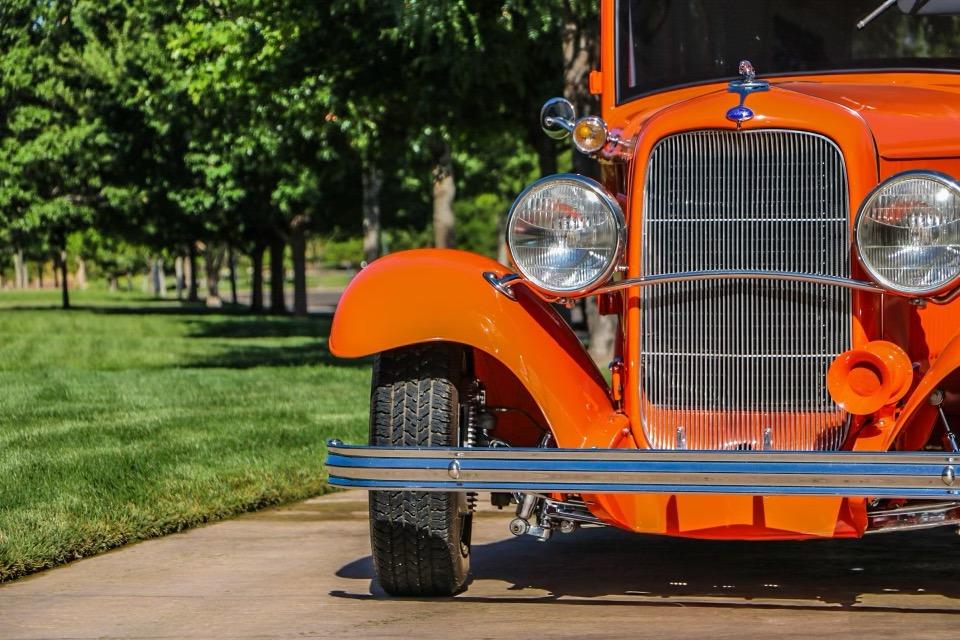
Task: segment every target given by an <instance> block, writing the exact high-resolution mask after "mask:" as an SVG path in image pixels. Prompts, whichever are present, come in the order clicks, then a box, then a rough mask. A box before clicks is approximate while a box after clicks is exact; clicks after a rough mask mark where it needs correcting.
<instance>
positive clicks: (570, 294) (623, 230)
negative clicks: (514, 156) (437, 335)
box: [504, 173, 627, 298]
mask: <svg viewBox="0 0 960 640" xmlns="http://www.w3.org/2000/svg"><path fill="white" fill-rule="evenodd" d="M559 180H567V181H572V182H575V183H577V184H579V185H580V186H582V187H584V188H586V189H588V190H589V191H591V192H592V193H593V194H594V195H596V196H597V197H598V198H600V201H601V202H602V203H603V204H604V206H605V207H606V208H607V209H608V210H610V211H611V212H612V214H613V220H614V224H615V225H616V235H617V245H616V247H615V249H614V252H613V258H612V259H611V260H610V264H608V265H607V268H606V269H604V270H603V271H602V272H601V273H600V275H598V276H597V277H596V278H594V279H593V280H591V281H590V282H589V283H588V284H586V285H584V286H582V287H579V288H576V289H556V288H549V287H544V286H543V285H542V284H540V283H539V281H538V280H537V279H536V278H534V277H532V276H531V275H530V274H528V273H527V272H526V271H525V270H524V268H523V266H522V265H521V264H520V263H519V262H517V260H516V259H515V258H514V256H513V243H512V242H511V232H512V230H513V225H512V222H513V217H514V215H515V214H516V211H517V206H518V204H519V203H520V202H522V201H523V200H524V198H526V196H527V195H529V194H530V193H531V192H532V191H534V190H536V189H537V188H539V187H542V186H543V185H544V184H546V183H549V182H555V181H559ZM505 226H506V229H505V232H504V235H505V242H506V247H507V258H508V260H509V262H510V264H512V265H513V266H514V268H516V270H517V271H518V272H519V274H520V276H521V277H522V278H523V280H524V282H526V283H527V284H529V285H530V286H531V287H533V288H534V289H536V290H537V291H539V292H541V293H544V294H547V295H548V296H551V297H556V298H576V297H580V296H584V295H587V294H589V293H590V292H591V291H593V290H594V289H596V288H598V287H600V286H601V285H603V284H604V283H605V282H607V281H608V280H610V278H612V277H613V275H614V273H615V272H616V270H617V267H618V266H619V265H620V263H621V261H622V260H623V254H624V251H625V250H626V245H627V221H626V217H625V215H624V213H623V208H622V207H621V206H620V203H619V202H617V200H616V198H614V197H613V195H611V194H610V192H609V191H607V190H606V189H605V188H604V186H603V185H602V184H600V183H599V182H597V181H596V180H594V179H593V178H589V177H587V176H584V175H580V174H579V173H554V174H551V175H549V176H544V177H542V178H539V179H537V180H534V181H533V182H531V183H530V184H529V185H527V186H526V187H525V188H524V189H523V191H521V192H520V194H519V195H518V196H517V197H516V198H515V199H514V201H513V203H512V204H511V205H510V210H509V212H508V213H507V218H506V225H505Z"/></svg>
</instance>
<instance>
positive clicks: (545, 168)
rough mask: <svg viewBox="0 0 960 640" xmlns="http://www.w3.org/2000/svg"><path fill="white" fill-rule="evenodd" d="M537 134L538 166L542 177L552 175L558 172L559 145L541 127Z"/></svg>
mask: <svg viewBox="0 0 960 640" xmlns="http://www.w3.org/2000/svg"><path fill="white" fill-rule="evenodd" d="M537 134H538V135H537V136H536V141H537V143H536V148H537V166H538V168H539V169H540V177H545V176H552V175H553V174H555V173H556V172H557V145H556V143H555V142H554V140H553V138H551V137H549V136H548V135H546V134H545V133H543V131H541V130H540V128H539V127H538V128H537Z"/></svg>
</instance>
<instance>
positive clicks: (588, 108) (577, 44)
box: [561, 14, 598, 177]
mask: <svg viewBox="0 0 960 640" xmlns="http://www.w3.org/2000/svg"><path fill="white" fill-rule="evenodd" d="M561 38H562V46H563V95H564V97H565V98H566V99H567V100H569V101H570V102H572V103H573V106H574V108H575V109H576V112H577V117H583V116H588V115H590V114H592V113H595V112H596V110H597V109H596V107H597V105H596V98H595V96H593V95H591V94H590V86H589V84H590V83H589V79H590V71H591V70H592V69H593V68H595V67H596V66H597V64H596V63H597V54H598V47H597V33H596V28H595V25H594V21H593V20H590V21H587V20H584V19H582V18H579V19H578V17H577V16H574V15H572V14H570V15H568V16H567V17H566V19H565V20H564V26H563V33H562V36H561ZM573 171H574V173H579V174H581V175H586V176H591V177H596V175H597V173H598V171H597V163H596V162H594V161H593V160H591V159H590V158H588V157H587V156H585V155H583V154H582V153H578V152H576V151H574V153H573Z"/></svg>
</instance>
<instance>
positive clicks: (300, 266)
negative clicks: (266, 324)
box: [290, 216, 310, 316]
mask: <svg viewBox="0 0 960 640" xmlns="http://www.w3.org/2000/svg"><path fill="white" fill-rule="evenodd" d="M309 221H310V220H309V218H308V216H296V217H295V218H294V219H293V221H292V222H291V223H290V253H291V256H292V257H293V313H294V315H298V316H305V315H307V231H306V227H307V224H308V223H309Z"/></svg>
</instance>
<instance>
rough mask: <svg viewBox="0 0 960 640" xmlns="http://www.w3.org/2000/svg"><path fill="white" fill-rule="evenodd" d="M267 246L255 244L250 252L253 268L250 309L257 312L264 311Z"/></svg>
mask: <svg viewBox="0 0 960 640" xmlns="http://www.w3.org/2000/svg"><path fill="white" fill-rule="evenodd" d="M264 251H266V247H264V246H263V245H262V244H256V245H254V246H253V252H251V253H250V263H251V265H252V268H253V273H252V274H251V280H252V282H251V284H250V310H251V311H253V312H255V313H261V312H262V311H263V252H264Z"/></svg>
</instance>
